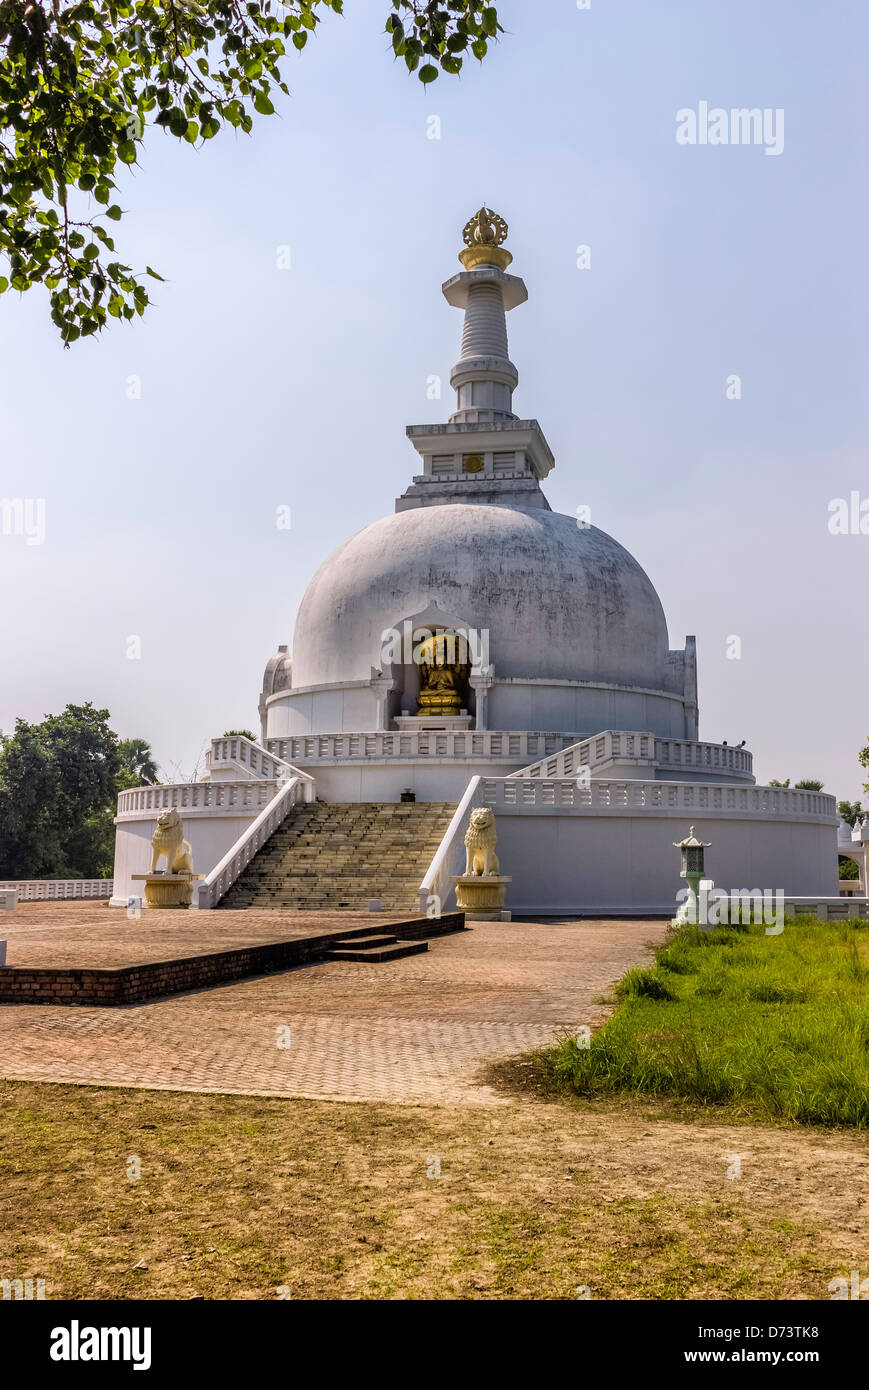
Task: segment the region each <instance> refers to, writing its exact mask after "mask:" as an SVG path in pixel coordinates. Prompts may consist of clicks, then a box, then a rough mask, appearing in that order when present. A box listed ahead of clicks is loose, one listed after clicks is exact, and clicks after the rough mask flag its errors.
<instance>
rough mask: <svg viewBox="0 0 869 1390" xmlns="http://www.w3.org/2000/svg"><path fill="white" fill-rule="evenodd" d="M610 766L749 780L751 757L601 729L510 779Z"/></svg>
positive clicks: (721, 746) (722, 747) (731, 750)
mask: <svg viewBox="0 0 869 1390" xmlns="http://www.w3.org/2000/svg"><path fill="white" fill-rule="evenodd" d="M612 763H633V764H635V766H637V767H661V768H663V769H665V770H666V771H675V770H677V769H678V770H682V769H684V770H686V771H691V772H705V773H710V772H712V773H716V774H718V773H720V774H722V775H726V776H731V777H735V778H737V779H743V778H744V779H748V778H750V777H751V776H752V756H751V754H750V753H747V752H746V751H745V749H744V748H731V747H730V746H729V745H725V744H723V743H697V742H692V741H691V740H690V739H673V738H657V737H656V736H655V735H654V734H650V733H641V732H639V731H634V730H630V729H605V730H603V731H602V732H601V733H599V734H594V735H593V737H591V738H585V739H582V740H581V741H580V742H579V743H574V744H572V745H571V746H570V747H569V748H563V749H561V750H559V751H558V752H555V753H553V754H552V755H551V756H549V757H545V758H541V759H540V760H539V761H538V762H536V763H532V764H531V765H530V766H529V767H523V768H522V769H521V770H520V771H519V772H513V773H511V774H510V775H511V777H514V778H529V779H531V778H534V779H536V778H541V777H543V778H545V777H578V776H579V774H580V772H581V771H582V769H583V768H588V771H589V774H590V775H593V774H594V772H595V770H598V769H602V768H604V767H607V766H608V765H611V764H612Z"/></svg>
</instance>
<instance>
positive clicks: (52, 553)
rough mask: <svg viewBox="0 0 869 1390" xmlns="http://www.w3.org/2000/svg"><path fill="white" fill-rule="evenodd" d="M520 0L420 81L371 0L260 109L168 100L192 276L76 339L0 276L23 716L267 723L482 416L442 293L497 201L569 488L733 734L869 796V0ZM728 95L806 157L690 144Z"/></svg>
mask: <svg viewBox="0 0 869 1390" xmlns="http://www.w3.org/2000/svg"><path fill="white" fill-rule="evenodd" d="M499 9H500V10H501V13H502V19H503V22H504V25H505V28H506V30H507V33H506V34H505V35H504V36H503V38H502V40H501V42H500V44H499V45H498V46H497V48H496V49H495V50H494V51H493V52H492V54H491V56H490V58H489V59H488V60H487V61H486V62H485V63H484V64H483V65H482V67H480V66H478V65H477V64H476V63H475V62H473V61H472V62H471V63H470V65H466V71H465V75H464V76H463V77H462V78H461V79H460V80H456V79H451V78H445V77H442V78H440V79H439V80H438V82H437V83H436V84H435V86H434V88H429V89H428V90H424V89H423V88H422V86H421V84H420V83H419V82H418V81H417V80H416V79H415V78H409V77H408V76H407V74H406V72H405V69H404V67H403V65H398V64H395V63H394V62H393V61H392V58H391V53H390V50H389V45H388V41H387V39H386V36H385V35H384V33H383V32H382V27H383V22H384V20H385V17H386V14H387V12H388V4H387V0H346V11H347V13H346V16H345V17H344V18H343V19H339V18H337V17H334V16H327V17H326V18H325V19H324V22H323V23H322V25H321V26H320V32H319V33H318V35H317V38H316V40H314V41H313V42H310V43H309V44H308V47H307V48H306V50H305V51H304V53H302V54H300V55H296V54H295V52H294V53H293V54H292V56H289V57H288V58H287V60H286V73H287V77H288V81H289V84H290V87H291V90H292V97H291V98H290V99H288V100H283V101H282V103H281V106H280V116H279V118H275V117H272V118H270V119H266V118H261V119H260V120H259V122H258V124H257V126H256V127H255V132H254V135H253V137H252V138H248V137H245V136H235V135H234V134H233V133H231V132H227V133H225V134H223V135H221V136H220V137H219V138H217V139H216V140H214V141H212V142H211V143H210V144H209V145H207V146H206V147H205V148H204V149H203V150H202V151H200V152H193V151H191V149H190V147H189V146H187V145H184V146H181V145H179V144H178V142H177V141H176V140H175V139H174V138H173V137H172V136H169V135H163V134H162V133H160V132H158V131H156V130H148V131H147V132H146V136H145V142H144V148H143V151H142V154H141V165H140V167H139V168H137V169H136V170H135V171H133V172H131V173H130V175H129V177H127V176H122V177H124V178H125V183H124V185H123V186H122V190H121V194H122V196H121V197H120V199H119V201H121V202H122V204H123V206H124V207H125V208H128V209H129V213H130V215H129V217H128V218H126V219H125V220H124V222H122V223H121V224H120V228H119V233H118V244H119V249H120V250H123V251H124V252H125V253H126V258H127V259H129V260H130V263H131V264H133V265H136V266H144V264H145V263H146V262H149V263H150V264H151V265H153V266H155V267H156V268H157V269H159V270H160V271H161V272H162V274H164V275H165V276H166V278H167V283H166V284H164V285H155V287H154V299H155V304H154V307H153V308H152V309H151V311H150V312H149V313H148V315H147V317H146V318H145V319H144V320H138V321H136V323H135V324H134V325H133V326H131V327H127V326H118V325H115V326H113V327H112V328H110V329H108V330H107V331H106V332H105V333H104V334H103V336H102V337H101V338H100V339H99V340H98V341H94V340H88V341H86V342H84V343H80V344H76V345H75V346H74V347H73V348H72V349H71V350H70V351H69V352H63V351H62V349H61V347H60V345H59V342H58V340H57V337H56V333H55V330H54V328H53V326H52V325H51V324H50V322H49V319H48V313H47V304H46V300H45V297H44V295H42V293H41V292H39V291H36V290H34V291H32V292H31V293H29V294H28V295H26V296H25V297H24V298H23V299H21V298H19V297H18V296H17V295H14V294H11V293H9V294H6V295H4V296H3V298H2V300H0V381H2V388H0V495H2V496H6V497H44V498H45V499H46V507H47V532H46V539H45V543H44V544H43V545H41V546H28V545H26V544H25V542H24V540H23V538H21V537H17V536H0V583H2V590H0V592H2V624H0V661H2V683H0V728H3V729H6V730H8V729H9V728H10V727H11V725H12V722H13V720H14V717H15V716H16V715H23V716H25V717H27V718H30V719H35V718H39V717H41V716H42V714H43V713H44V712H46V711H54V710H58V709H60V708H61V707H62V706H63V705H64V704H65V703H66V702H67V701H70V700H72V701H83V700H86V699H91V700H93V701H94V702H95V703H96V704H98V705H106V706H108V707H109V709H110V710H111V713H112V718H113V723H114V727H115V728H116V729H117V730H118V731H119V732H120V733H122V734H124V735H130V734H140V735H143V736H145V737H147V738H149V739H151V741H152V742H153V745H154V748H155V752H156V755H157V758H158V761H159V762H160V763H161V765H162V766H163V768H164V771H165V773H166V774H167V775H171V770H172V767H173V764H175V763H177V764H180V766H181V767H182V768H183V769H184V770H185V772H187V773H190V772H191V771H192V769H193V766H194V763H195V762H196V759H197V755H198V754H199V752H200V749H201V748H203V747H204V745H205V744H206V743H207V741H208V740H209V739H210V738H211V736H212V735H216V734H219V733H221V732H222V731H223V730H224V728H227V727H230V726H239V725H249V726H250V727H252V728H255V727H257V724H256V700H257V694H258V691H259V687H260V681H261V675H262V668H263V665H264V663H265V661H266V659H267V658H268V656H269V655H270V654H271V653H272V651H273V650H274V649H275V648H276V646H277V644H278V643H279V642H290V641H291V639H292V629H293V620H294V616H295V612H296V608H297V605H298V602H299V599H300V598H301V595H302V593H303V591H304V587H305V584H306V582H307V580H308V579H309V578H310V576H311V574H312V573H313V571H314V569H315V568H316V566H317V565H318V564H319V563H320V561H321V560H322V559H323V558H324V557H325V556H326V555H327V554H328V553H329V552H330V551H331V550H332V549H333V548H334V547H335V546H336V545H338V544H339V543H340V542H341V541H342V540H343V539H344V538H345V537H346V536H347V535H348V534H350V533H351V532H353V531H355V530H357V529H358V528H359V527H361V526H363V525H365V524H367V523H368V522H369V521H373V520H375V519H376V518H377V517H379V516H382V515H384V514H386V513H388V512H390V511H391V510H392V507H393V501H394V498H395V497H396V496H397V495H398V494H399V493H400V492H401V491H403V489H404V487H405V486H406V484H407V482H408V481H409V479H410V476H411V474H412V473H413V472H414V471H415V467H416V454H415V452H414V451H413V450H412V449H411V446H410V445H409V444H408V442H407V441H406V440H405V438H404V426H405V425H406V424H408V423H424V422H428V421H430V420H438V419H443V418H445V417H446V415H447V414H448V412H449V410H450V409H451V408H452V407H451V400H450V398H451V393H450V392H449V387H448V376H449V368H450V366H451V365H452V363H453V362H454V361H455V359H456V357H457V356H458V341H459V334H460V329H461V318H460V315H459V314H458V313H457V312H456V311H455V310H453V309H450V308H449V307H448V306H447V305H446V303H445V302H444V300H443V298H442V297H441V294H440V285H441V282H442V281H443V280H444V279H446V277H447V276H449V275H451V274H453V273H454V272H455V271H456V270H457V269H458V268H459V267H458V262H457V260H456V253H457V251H458V249H459V246H460V245H461V241H460V232H461V227H462V225H463V224H464V222H465V221H466V219H467V218H468V217H469V216H470V214H471V213H472V212H474V211H475V210H476V208H477V207H478V206H479V205H480V203H481V202H482V201H484V200H485V201H486V202H487V203H488V204H489V205H490V206H491V207H494V208H495V209H496V210H497V211H499V212H500V213H502V214H503V215H504V216H505V217H506V218H507V220H508V221H509V223H510V238H509V243H508V244H509V246H510V248H511V250H512V251H513V254H514V257H515V263H514V267H513V268H514V270H515V271H516V273H517V274H520V275H522V276H523V277H524V278H525V280H526V283H527V285H528V288H529V294H530V299H529V302H528V304H527V305H525V306H523V307H521V308H519V309H517V310H516V311H515V312H514V313H513V314H511V316H510V325H509V326H510V330H511V356H512V358H513V360H514V362H515V363H516V364H517V366H518V368H519V371H520V375H521V380H520V386H519V390H518V392H517V394H516V397H515V403H516V408H517V410H518V411H519V413H520V414H522V415H524V416H533V417H536V418H537V419H539V420H540V422H541V424H542V426H543V428H544V430H545V432H546V434H547V436H548V438H549V441H550V443H551V445H552V447H553V449H554V452H555V455H556V460H557V466H556V470H555V472H554V473H553V474H552V475H551V477H550V479H549V480H548V482H547V484H546V491H547V495H548V497H549V500H550V502H551V504H552V505H553V507H554V508H556V509H557V510H561V511H566V512H574V511H575V509H576V507H577V506H579V505H581V504H584V505H588V506H590V507H591V509H592V520H593V521H594V523H595V524H596V525H598V526H601V527H602V528H603V529H604V530H606V531H608V532H610V533H611V534H612V535H614V536H616V537H617V538H618V539H619V540H620V541H621V542H622V543H623V544H624V545H626V546H627V547H628V549H629V550H631V551H632V552H633V553H634V554H635V555H636V556H637V558H638V560H639V561H640V563H641V564H642V565H643V566H644V567H645V568H646V570H647V571H648V573H649V575H650V576H651V578H652V580H653V582H654V583H655V585H656V586H657V589H658V592H659V594H660V596H661V599H662V601H663V604H664V608H665V611H666V613H667V617H668V621H669V626H670V638H671V643H672V645H674V646H676V645H679V646H681V645H682V643H683V641H684V637H685V634H686V632H691V633H696V635H697V640H698V653H699V658H698V659H699V672H700V721H701V735H702V736H703V737H705V738H710V739H714V740H720V739H725V738H726V739H728V740H729V741H731V742H738V741H739V740H741V739H743V738H745V739H747V740H748V745H749V747H750V748H751V749H752V750H753V751H754V753H755V756H756V769H755V770H756V772H757V774H758V776H759V778H761V779H762V780H767V779H768V778H769V777H774V776H778V777H786V776H791V777H792V778H799V777H801V776H817V777H821V778H822V779H823V780H824V781H825V783H826V784H827V788H828V789H829V790H831V791H833V792H835V793H836V794H837V795H839V796H849V797H850V796H856V795H858V794H859V789H860V782H861V780H862V778H861V770H860V769H859V767H858V765H857V761H856V752H857V749H858V748H859V747H861V746H862V744H863V743H864V742H865V741H866V736H867V735H869V700H867V690H869V657H867V622H866V612H867V583H866V580H867V573H869V565H867V559H869V536H861V535H859V534H858V535H844V536H834V535H831V534H830V532H829V530H828V503H829V501H830V499H832V498H836V497H848V496H849V495H850V493H851V492H852V491H854V490H856V491H859V492H860V495H861V497H866V498H867V499H869V471H867V466H866V460H867V447H866V445H867V409H866V385H865V383H866V379H867V366H869V363H867V336H869V335H867V327H866V324H867V319H866V313H867V271H866V265H867V249H866V248H867V244H869V238H867V230H869V229H867V193H866V186H867V164H869V161H867V134H866V116H865V109H866V106H865V103H866V91H867V59H866V54H867V51H869V45H867V40H869V22H867V15H869V7H867V6H866V4H865V0H833V3H829V4H825V5H821V4H817V3H808V0H728V2H727V3H723V0H722V2H721V3H711V0H662V3H660V4H651V3H649V0H591V8H590V9H588V10H579V9H578V8H577V5H576V3H575V0H505V2H504V3H502V4H501V5H499ZM701 101H708V102H709V104H710V106H713V107H714V106H721V107H725V108H731V107H740V106H751V107H761V108H772V109H776V108H781V109H782V110H783V111H784V149H783V152H782V153H781V155H779V156H777V157H776V156H769V155H766V154H765V153H764V150H763V148H762V147H758V146H726V147H725V146H711V145H707V146H699V145H698V146H695V147H688V146H682V145H679V144H677V142H676V139H675V131H676V112H677V111H678V110H679V109H680V108H687V107H690V108H695V109H696V108H697V107H698V104H699V103H700V102H701ZM432 115H437V116H439V117H440V120H441V139H440V140H430V139H428V138H427V128H428V126H427V123H428V118H429V117H430V116H432ZM581 244H583V245H588V246H590V247H591V269H589V270H579V269H577V266H576V248H577V246H578V245H581ZM281 246H289V247H290V248H291V257H292V268H291V269H290V270H280V269H278V268H277V258H278V248H279V247H281ZM433 373H439V374H440V375H441V376H442V377H443V379H444V384H445V395H444V399H443V400H442V401H440V402H431V401H429V400H427V399H426V381H427V378H428V377H429V376H430V375H431V374H433ZM730 374H738V375H739V376H740V377H741V380H742V399H741V400H739V401H735V400H728V399H727V398H726V393H725V388H726V379H727V377H728V376H729V375H730ZM132 375H136V376H138V377H139V378H140V379H141V399H139V400H129V399H128V398H127V381H128V378H129V377H130V376H132ZM281 504H284V505H288V506H290V507H291V508H292V515H293V526H292V529H290V530H289V531H281V530H278V529H277V528H276V525H275V509H276V507H278V506H279V505H281ZM131 635H137V636H139V637H140V638H141V642H142V656H141V659H140V660H135V661H131V660H128V658H127V655H126V653H127V639H128V637H129V636H131ZM733 635H736V636H738V637H740V638H741V642H742V658H741V660H729V659H727V656H726V643H727V639H728V637H730V636H733ZM864 775H865V774H864Z"/></svg>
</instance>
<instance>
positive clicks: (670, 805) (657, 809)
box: [481, 777, 838, 822]
mask: <svg viewBox="0 0 869 1390" xmlns="http://www.w3.org/2000/svg"><path fill="white" fill-rule="evenodd" d="M481 795H482V802H481V804H482V805H485V806H491V807H492V809H493V810H494V811H495V812H496V813H497V812H499V811H501V812H506V813H508V814H509V813H510V812H511V811H513V812H516V813H524V812H526V811H530V812H544V813H548V812H563V811H567V812H571V813H575V814H590V815H600V814H606V813H607V812H613V813H615V814H618V815H624V814H625V812H628V813H629V814H631V815H634V814H638V815H642V814H643V813H644V812H647V813H649V814H652V815H654V814H656V813H661V812H668V811H678V812H680V813H682V812H684V813H685V814H686V815H687V814H695V815H698V816H699V815H701V814H702V815H708V816H724V817H727V816H729V815H732V816H741V817H744V816H769V817H771V818H773V819H780V820H781V819H784V820H807V821H818V820H831V821H833V822H836V821H837V820H838V816H837V813H836V798H835V797H834V796H829V795H827V793H826V792H811V791H799V790H796V789H795V788H793V787H757V786H746V787H741V786H729V785H720V784H717V783H715V782H647V781H633V780H631V779H625V780H623V781H619V780H607V779H603V778H602V779H600V780H597V781H592V782H589V783H587V784H582V783H580V782H579V781H578V780H577V779H576V778H522V777H484V778H483V779H482V786H481Z"/></svg>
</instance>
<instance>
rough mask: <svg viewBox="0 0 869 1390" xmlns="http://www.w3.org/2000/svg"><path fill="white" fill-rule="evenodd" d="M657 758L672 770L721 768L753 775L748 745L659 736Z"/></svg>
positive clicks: (690, 770)
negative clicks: (731, 744)
mask: <svg viewBox="0 0 869 1390" xmlns="http://www.w3.org/2000/svg"><path fill="white" fill-rule="evenodd" d="M655 762H656V763H657V764H658V766H659V767H661V768H665V769H666V770H667V771H669V772H673V771H675V770H676V769H683V768H684V769H685V770H686V771H688V772H695V771H698V770H700V771H703V772H720V773H724V774H727V775H733V776H735V777H745V778H748V777H752V776H753V775H754V758H753V757H752V755H751V753H749V752H748V750H747V749H746V748H732V747H731V746H730V744H729V743H696V742H693V741H692V740H691V739H686V738H656V739H655Z"/></svg>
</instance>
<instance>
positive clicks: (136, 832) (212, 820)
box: [111, 809, 259, 906]
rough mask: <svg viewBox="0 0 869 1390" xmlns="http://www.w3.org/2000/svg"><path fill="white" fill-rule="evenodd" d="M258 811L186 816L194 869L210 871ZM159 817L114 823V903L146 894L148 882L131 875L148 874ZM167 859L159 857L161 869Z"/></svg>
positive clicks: (201, 871) (186, 830)
mask: <svg viewBox="0 0 869 1390" xmlns="http://www.w3.org/2000/svg"><path fill="white" fill-rule="evenodd" d="M258 814H259V810H258V809H257V810H256V811H255V812H254V813H253V814H252V815H249V816H184V838H185V840H189V841H190V846H191V848H192V850H193V868H194V871H195V872H196V873H197V874H207V873H209V872H210V871H211V870H212V869H213V868H214V867H215V865H216V864H219V863H220V861H221V859H222V858H223V856H224V855H225V854H226V852H227V850H229V849H231V848H232V846H233V845H234V844H235V842H236V840H237V839H238V838H239V837H240V836H241V835H242V833H243V832H244V831H245V830H246V829H247V827H248V826H249V825H250V824H251V823H252V821H254V820H255V819H256V816H257V815H258ZM156 825H157V817H156V815H154V817H153V818H152V819H142V820H125V821H119V822H118V823H117V824H116V826H115V873H114V888H113V892H112V899H111V901H112V904H113V905H114V906H123V905H124V904H126V901H127V898H128V897H129V896H131V895H135V896H136V897H143V896H144V891H145V885H144V883H142V882H141V881H140V882H138V883H134V882H133V880H132V878H131V875H132V874H146V873H148V871H149V869H150V867H151V836H152V835H153V834H154V830H155V827H156ZM165 867H166V860H165V858H164V859H161V860H160V868H165Z"/></svg>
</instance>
